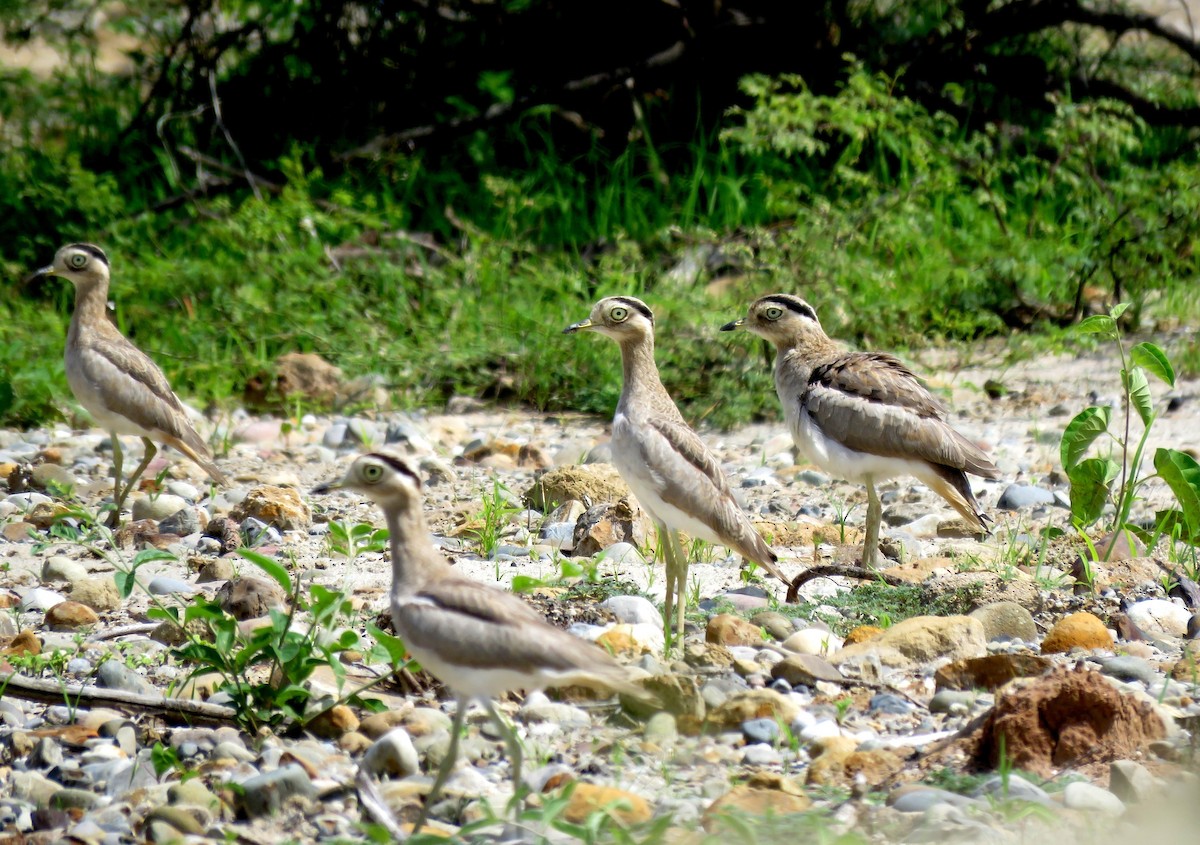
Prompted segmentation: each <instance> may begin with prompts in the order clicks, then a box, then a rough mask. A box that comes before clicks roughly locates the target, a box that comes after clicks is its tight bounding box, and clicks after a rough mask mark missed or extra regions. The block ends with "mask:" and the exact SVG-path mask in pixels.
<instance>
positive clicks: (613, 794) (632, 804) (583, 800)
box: [563, 783, 653, 824]
mask: <svg viewBox="0 0 1200 845" xmlns="http://www.w3.org/2000/svg"><path fill="white" fill-rule="evenodd" d="M597 810H605V811H607V812H608V813H610V814H611V815H612V816H613V818H615V819H616V820H617V821H619V822H621V823H622V824H640V823H641V822H647V821H650V818H651V817H652V816H653V813H652V812H651V811H650V805H649V804H647V803H646V799H645V798H642V797H641V796H638V795H634V794H633V793H632V792H626V791H625V790H623V789H617V788H616V787H613V786H596V785H595V784H591V783H577V784H575V789H574V790H573V791H572V792H571V798H570V800H569V801H568V802H567V806H566V809H564V810H563V818H565V819H566V820H567V821H569V822H572V823H573V824H582V823H583V822H584V821H585V820H586V819H587V817H588V816H590V815H591V814H592V813H594V812H596V811H597Z"/></svg>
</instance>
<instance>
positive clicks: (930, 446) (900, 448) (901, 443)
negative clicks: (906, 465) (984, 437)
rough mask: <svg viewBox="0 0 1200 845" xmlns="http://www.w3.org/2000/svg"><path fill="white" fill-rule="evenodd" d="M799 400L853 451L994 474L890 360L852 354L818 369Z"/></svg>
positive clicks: (920, 387)
mask: <svg viewBox="0 0 1200 845" xmlns="http://www.w3.org/2000/svg"><path fill="white" fill-rule="evenodd" d="M800 401H801V405H802V411H806V412H807V413H808V414H809V415H810V416H811V418H812V420H813V422H815V423H816V424H817V426H819V427H820V429H821V431H822V432H823V433H824V434H825V436H826V437H829V438H832V439H834V440H837V441H838V442H840V443H842V444H843V445H844V446H846V447H848V448H850V449H853V450H855V451H857V452H865V453H867V454H871V455H880V456H883V457H897V458H899V457H904V458H916V459H920V460H926V461H929V462H931V463H934V464H939V465H942V466H948V467H953V468H955V469H961V470H964V471H966V472H970V473H973V474H975V475H981V476H985V477H994V476H995V475H996V474H997V473H998V470H997V469H996V466H995V464H993V463H992V461H991V460H990V459H989V458H988V457H987V455H985V454H984V453H983V451H982V450H981V449H980V448H979V447H978V446H976V445H975V444H974V443H972V442H971V441H970V440H968V439H967V438H965V437H963V436H962V435H961V434H959V433H958V432H957V431H955V430H954V429H953V428H952V427H951V426H950V425H949V424H948V423H947V422H946V421H945V419H944V414H945V408H944V406H943V405H942V404H941V403H940V402H938V400H937V399H935V398H934V397H933V395H932V394H930V393H929V391H928V390H926V389H925V387H924V386H923V385H922V384H921V382H920V381H919V380H918V379H917V377H916V376H915V375H913V373H912V372H911V371H910V370H908V368H906V367H905V366H904V365H903V364H902V363H900V361H899V360H897V359H896V358H893V357H892V356H890V355H882V354H868V353H855V354H851V355H846V356H844V357H842V358H839V359H838V360H836V361H833V362H831V363H829V364H826V365H824V366H821V367H818V368H817V369H815V370H814V371H813V374H812V377H811V378H810V379H809V383H808V389H807V391H806V392H805V394H804V396H802V397H801V399H800Z"/></svg>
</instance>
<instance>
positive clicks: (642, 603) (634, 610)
mask: <svg viewBox="0 0 1200 845" xmlns="http://www.w3.org/2000/svg"><path fill="white" fill-rule="evenodd" d="M600 606H601V607H603V608H607V609H608V610H611V611H612V613H613V615H614V616H616V617H617V621H619V622H628V623H629V624H630V625H637V624H639V623H645V624H647V625H657V626H659V627H662V623H663V622H662V614H660V613H659V612H658V609H657V608H656V607H655V606H654V605H653V603H651V602H650V600H649V599H647V598H644V597H642V596H613V597H612V598H608V599H605V600H604V601H602V602H600Z"/></svg>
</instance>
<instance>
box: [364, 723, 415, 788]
mask: <svg viewBox="0 0 1200 845" xmlns="http://www.w3.org/2000/svg"><path fill="white" fill-rule="evenodd" d="M362 764H363V767H364V768H366V770H367V771H369V772H371V773H372V774H374V775H376V776H382V775H388V776H391V777H402V778H403V777H408V776H409V775H415V774H419V773H420V771H421V765H420V762H419V760H418V758H417V749H416V748H415V747H414V746H413V742H412V738H411V737H410V736H409V735H408V731H406V730H405V729H404V728H392V729H391V730H390V731H388V732H387V733H385V734H384V735H383V736H381V737H379V739H377V740H375V742H373V743H372V744H371V747H370V748H368V749H367V753H366V754H364V755H363V763H362Z"/></svg>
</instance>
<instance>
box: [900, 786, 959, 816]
mask: <svg viewBox="0 0 1200 845" xmlns="http://www.w3.org/2000/svg"><path fill="white" fill-rule="evenodd" d="M890 803H891V806H892V809H893V810H898V811H899V812H901V813H924V812H925V811H927V810H928V809H929V808H930V807H933V806H936V805H938V804H949V805H951V806H954V807H966V806H970V805H972V804H978V803H979V802H978V801H977V800H976V799H974V798H968V797H967V796H966V795H959V794H958V793H957V792H950V791H949V790H946V789H937V788H936V787H922V788H920V789H913V790H910V791H908V792H905V793H904V794H903V795H901V796H900V797H899V798H897V799H896V800H895V801H892V802H890Z"/></svg>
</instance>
